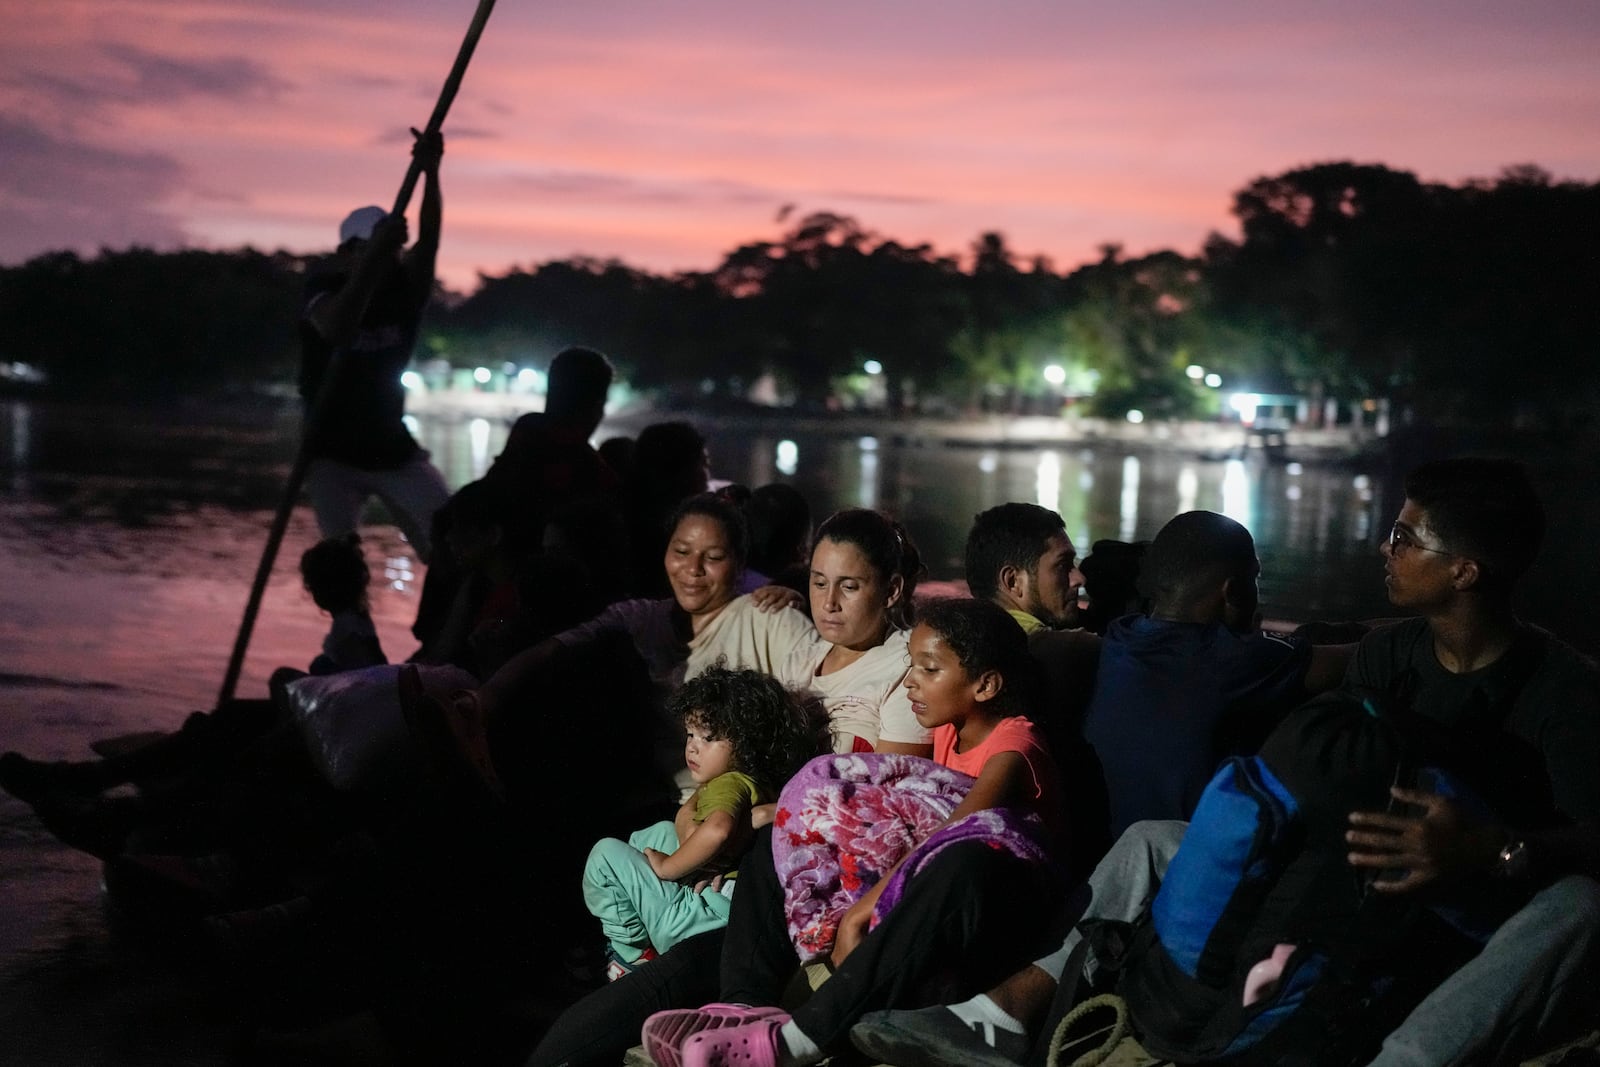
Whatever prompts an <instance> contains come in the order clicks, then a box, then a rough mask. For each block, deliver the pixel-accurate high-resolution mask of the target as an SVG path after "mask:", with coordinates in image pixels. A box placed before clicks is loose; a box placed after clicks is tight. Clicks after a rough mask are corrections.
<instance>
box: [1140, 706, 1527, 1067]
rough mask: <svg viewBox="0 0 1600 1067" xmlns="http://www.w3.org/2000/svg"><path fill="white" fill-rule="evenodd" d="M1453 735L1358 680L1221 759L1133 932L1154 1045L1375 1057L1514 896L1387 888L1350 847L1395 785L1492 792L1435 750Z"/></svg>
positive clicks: (1233, 1054) (1256, 1060)
mask: <svg viewBox="0 0 1600 1067" xmlns="http://www.w3.org/2000/svg"><path fill="white" fill-rule="evenodd" d="M1453 747H1454V746H1452V745H1451V744H1450V743H1449V739H1448V738H1445V737H1443V736H1440V734H1439V733H1438V731H1437V730H1436V729H1435V728H1433V727H1430V726H1429V725H1428V724H1426V723H1425V722H1423V721H1422V720H1420V719H1418V718H1416V717H1414V716H1412V717H1402V716H1399V715H1397V714H1395V713H1393V712H1392V711H1389V710H1387V709H1385V707H1384V706H1383V704H1382V703H1381V702H1380V700H1379V698H1377V697H1376V696H1373V695H1368V694H1361V693H1354V692H1349V691H1346V692H1340V693H1332V694H1326V695H1324V696H1323V697H1319V698H1318V699H1316V700H1314V701H1312V702H1311V703H1310V704H1307V705H1305V706H1303V707H1302V708H1300V709H1299V710H1297V711H1296V712H1294V713H1292V714H1291V715H1290V716H1289V717H1288V718H1287V719H1285V721H1284V722H1283V723H1282V724H1281V725H1280V726H1279V727H1278V729H1277V730H1275V731H1274V733H1273V734H1272V736H1271V737H1269V738H1268V740H1267V742H1266V744H1265V745H1264V746H1263V747H1262V750H1261V752H1260V754H1259V755H1256V756H1253V757H1241V758H1233V759H1230V760H1228V761H1227V762H1226V763H1225V764H1223V766H1222V767H1221V769H1219V770H1218V772H1217V774H1216V775H1215V777H1214V778H1213V779H1212V780H1211V782H1210V784H1209V785H1208V786H1207V787H1206V790H1205V792H1204V793H1203V794H1202V796H1201V799H1200V802H1199V804H1198V806H1197V808H1196V810H1195V812H1194V817H1193V819H1192V820H1191V822H1190V824H1189V828H1188V831H1187V832H1186V834H1185V836H1184V839H1183V844H1182V846H1181V847H1180V848H1179V850H1178V852H1177V854H1176V855H1175V856H1174V857H1173V859H1172V863H1171V865H1170V866H1169V867H1168V869H1167V872H1166V875H1165V877H1164V878H1163V879H1162V884H1161V888H1160V890H1159V891H1158V892H1157V894H1156V896H1155V899H1154V900H1153V901H1152V902H1151V905H1150V907H1149V909H1148V910H1147V911H1146V913H1145V915H1144V916H1143V917H1142V918H1141V919H1140V920H1139V922H1137V923H1136V924H1135V925H1134V928H1133V930H1132V931H1131V932H1130V933H1129V935H1128V936H1129V941H1128V946H1127V950H1126V954H1125V956H1124V958H1123V960H1122V963H1121V975H1120V979H1119V983H1118V992H1119V993H1120V994H1121V995H1122V997H1123V998H1124V999H1125V1000H1126V1001H1127V1004H1128V1008H1129V1012H1130V1014H1131V1016H1132V1019H1133V1023H1134V1026H1135V1029H1136V1030H1137V1032H1138V1034H1139V1038H1140V1041H1141V1043H1142V1044H1143V1045H1144V1047H1145V1048H1147V1049H1148V1050H1150V1051H1151V1052H1152V1053H1155V1054H1157V1055H1161V1056H1165V1057H1167V1058H1169V1059H1172V1060H1174V1061H1176V1062H1179V1063H1217V1064H1241V1065H1243V1064H1282V1065H1299V1064H1305V1065H1319V1067H1320V1065H1343V1064H1354V1063H1363V1062H1366V1061H1367V1060H1368V1059H1370V1058H1371V1055H1372V1054H1373V1053H1374V1052H1375V1051H1376V1050H1377V1047H1378V1046H1379V1045H1380V1044H1381V1042H1382V1039H1383V1037H1384V1036H1385V1035H1386V1034H1387V1033H1389V1032H1390V1031H1391V1030H1393V1029H1394V1028H1395V1027H1396V1026H1397V1025H1398V1024H1399V1023H1400V1022H1401V1021H1402V1020H1403V1019H1404V1017H1405V1016H1406V1015H1407V1014H1408V1013H1409V1012H1410V1010H1411V1009H1412V1008H1413V1007H1415V1006H1416V1004H1417V1003H1418V1002H1420V1001H1421V999H1422V998H1423V997H1424V996H1426V995H1427V993H1428V992H1429V991H1431V990H1432V989H1433V988H1434V987H1435V986H1436V985H1437V984H1438V983H1439V982H1441V981H1442V980H1443V979H1444V978H1445V977H1447V976H1448V975H1449V974H1451V973H1452V972H1454V971H1455V970H1456V969H1458V968H1459V967H1460V966H1461V965H1462V964H1463V963H1465V962H1466V961H1467V960H1468V959H1469V958H1470V957H1471V956H1472V955H1473V954H1474V953H1475V952H1476V951H1477V949H1478V948H1479V947H1481V945H1482V943H1483V941H1485V940H1487V938H1488V936H1489V934H1490V933H1492V932H1493V930H1494V928H1495V927H1496V926H1497V925H1498V923H1499V921H1501V920H1502V919H1503V918H1504V916H1506V915H1509V914H1510V912H1511V910H1514V906H1515V902H1514V901H1511V900H1509V899H1506V898H1505V897H1504V896H1503V895H1499V896H1497V893H1498V892H1499V891H1498V890H1496V889H1495V888H1494V887H1491V886H1488V885H1486V884H1479V885H1475V886H1473V887H1472V888H1473V890H1474V892H1473V893H1472V894H1471V895H1470V896H1469V897H1462V896H1461V894H1460V890H1459V888H1456V889H1454V890H1452V889H1451V888H1449V887H1444V888H1439V887H1432V886H1430V887H1427V888H1425V889H1423V890H1420V891H1417V892H1412V893H1406V894H1399V895H1391V894H1383V893H1380V892H1377V891H1375V890H1372V889H1371V888H1370V882H1371V880H1372V879H1371V876H1370V875H1365V874H1363V873H1362V872H1361V871H1360V870H1359V869H1357V868H1354V867H1351V866H1350V865H1349V863H1348V862H1347V860H1346V854H1347V852H1348V847H1347V845H1346V844H1345V842H1344V832H1345V830H1346V828H1347V825H1348V824H1347V816H1348V813H1349V812H1351V811H1354V810H1367V811H1372V810H1381V809H1385V808H1390V809H1391V810H1392V808H1393V806H1394V802H1393V801H1392V800H1391V798H1390V796H1389V788H1390V786H1391V785H1392V784H1405V785H1412V786H1418V787H1422V788H1426V789H1428V790H1430V791H1433V792H1439V793H1444V794H1446V795H1453V796H1455V797H1457V798H1458V799H1460V800H1461V801H1462V802H1463V803H1466V804H1468V805H1469V806H1471V805H1473V804H1475V803H1476V801H1475V800H1474V799H1473V797H1474V793H1473V791H1472V790H1471V789H1470V788H1468V787H1467V785H1466V784H1465V782H1463V781H1461V780H1459V779H1458V778H1457V777H1456V776H1454V775H1453V774H1451V773H1450V772H1448V771H1446V770H1444V769H1443V768H1442V767H1441V766H1440V764H1439V762H1438V761H1437V759H1436V754H1438V753H1444V752H1448V751H1449V750H1450V749H1451V748H1453ZM1484 882H1485V883H1486V882H1487V880H1484ZM1291 946H1292V950H1291V949H1290V947H1291ZM1285 953H1287V956H1286V958H1285ZM1275 954H1276V956H1277V959H1278V960H1280V961H1281V962H1282V969H1281V973H1280V974H1279V975H1278V977H1277V979H1276V982H1275V984H1274V985H1271V986H1269V987H1268V988H1267V990H1266V991H1265V992H1264V993H1263V994H1261V995H1260V997H1259V999H1257V1000H1255V1001H1253V1002H1252V1003H1251V1004H1250V1005H1248V1006H1246V1005H1245V1003H1244V1000H1245V986H1246V982H1247V981H1249V980H1250V972H1251V969H1252V968H1253V967H1255V966H1256V965H1257V964H1258V963H1261V962H1262V961H1266V960H1268V959H1269V958H1271V957H1274V955H1275Z"/></svg>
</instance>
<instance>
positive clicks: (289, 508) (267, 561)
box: [217, 0, 494, 706]
mask: <svg viewBox="0 0 1600 1067" xmlns="http://www.w3.org/2000/svg"><path fill="white" fill-rule="evenodd" d="M493 10H494V0H478V10H477V11H476V12H475V13H474V14H473V16H472V24H471V25H470V26H468V27H467V34H466V37H464V38H463V39H462V41H461V47H460V49H458V50H457V52H456V61H455V65H454V66H452V67H451V68H450V74H449V76H448V77H446V78H445V80H444V87H443V88H442V89H440V90H439V100H438V102H437V103H436V104H434V106H433V114H432V115H431V116H429V118H428V125H427V130H426V132H428V133H437V132H439V129H440V127H442V126H443V125H444V119H445V116H446V115H447V114H449V112H450V105H451V104H452V103H454V102H455V98H456V93H457V91H459V90H460V88H461V79H462V77H463V76H464V75H465V74H466V72H467V64H468V63H470V62H471V61H472V53H473V51H474V50H475V49H476V48H477V47H478V38H479V37H482V36H483V28H484V26H485V25H486V24H487V23H488V21H489V13H490V12H492V11H493ZM421 173H422V168H421V167H420V166H419V165H418V163H417V161H416V158H415V157H413V158H412V160H411V165H410V166H409V167H407V168H406V176H405V180H404V181H402V182H401V183H400V191H399V193H397V194H396V196H395V198H394V209H393V210H392V211H391V212H390V214H391V215H403V214H404V213H405V210H406V208H407V207H409V206H410V205H411V194H412V193H413V192H414V191H415V190H416V187H417V178H418V177H419V176H420V175H421ZM343 358H344V353H343V352H342V351H341V350H339V349H335V350H334V353H333V358H332V359H331V360H329V362H328V369H327V371H326V373H324V374H323V376H322V385H321V387H320V388H319V389H318V390H317V395H316V398H315V399H314V400H313V401H312V403H311V408H310V410H309V411H308V412H307V413H306V419H305V426H304V429H303V431H302V434H301V438H300V447H299V449H298V450H297V451H296V453H295V457H294V465H293V466H292V467H290V469H289V481H288V484H287V485H285V486H284V490H283V498H282V499H281V500H280V501H279V502H278V511H277V513H276V514H275V515H274V516H273V519H272V528H271V530H269V531H268V533H267V544H266V547H265V548H264V549H263V550H262V552H261V562H260V564H259V565H258V566H257V567H256V576H255V581H254V582H252V583H251V585H250V599H249V600H248V601H246V603H245V607H244V618H243V619H242V620H240V622H239V633H238V635H237V636H236V637H235V638H234V641H233V653H232V655H230V656H229V658H228V670H227V673H226V674H224V675H223V678H222V690H221V692H219V693H218V694H217V704H218V705H219V706H220V705H222V704H225V703H227V702H228V701H229V700H232V699H233V694H234V690H235V689H237V688H238V685H239V674H240V672H241V671H243V669H244V654H245V651H246V650H247V649H248V648H249V647H250V635H251V633H252V632H253V631H254V630H255V625H256V616H257V615H259V614H260V612H261V599H262V597H263V596H265V595H266V592H267V582H268V580H270V579H271V577H272V566H273V563H274V562H275V561H276V560H277V558H278V549H279V548H281V547H282V545H283V535H284V533H285V531H287V530H288V528H289V517H290V515H292V514H293V513H294V506H295V503H296V502H297V501H298V500H299V498H300V487H301V486H302V485H304V484H305V480H306V472H307V471H308V470H310V469H311V461H312V459H313V458H314V457H313V456H312V455H311V450H310V447H309V443H310V441H311V440H312V431H313V430H314V429H316V428H317V427H318V426H320V425H321V424H322V422H323V420H324V418H325V417H326V414H327V408H328V405H329V403H330V397H331V396H332V394H333V389H332V385H333V382H334V381H335V380H336V379H337V377H338V372H339V363H340V361H341V360H342V359H343Z"/></svg>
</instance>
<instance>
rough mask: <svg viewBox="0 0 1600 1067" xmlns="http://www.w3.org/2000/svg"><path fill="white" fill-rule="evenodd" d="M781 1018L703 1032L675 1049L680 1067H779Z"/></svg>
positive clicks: (756, 1020)
mask: <svg viewBox="0 0 1600 1067" xmlns="http://www.w3.org/2000/svg"><path fill="white" fill-rule="evenodd" d="M784 1021H785V1020H783V1019H755V1020H752V1021H751V1022H747V1023H740V1024H739V1025H738V1026H730V1027H728V1028H727V1029H726V1030H714V1031H713V1030H704V1031H701V1032H700V1033H698V1034H694V1035H692V1036H691V1037H689V1038H687V1039H686V1040H685V1041H684V1042H683V1045H682V1046H681V1047H680V1048H679V1049H678V1055H679V1057H681V1059H682V1061H683V1067H778V1045H779V1039H778V1031H780V1030H782V1029H783V1024H784Z"/></svg>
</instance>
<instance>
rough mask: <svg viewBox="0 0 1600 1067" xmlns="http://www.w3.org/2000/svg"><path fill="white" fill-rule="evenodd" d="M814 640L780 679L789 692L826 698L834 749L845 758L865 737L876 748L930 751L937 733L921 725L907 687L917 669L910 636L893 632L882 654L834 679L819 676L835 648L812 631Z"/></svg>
mask: <svg viewBox="0 0 1600 1067" xmlns="http://www.w3.org/2000/svg"><path fill="white" fill-rule="evenodd" d="M807 629H810V630H811V640H810V641H808V642H807V643H805V644H804V645H802V646H800V647H797V648H796V649H795V650H794V651H793V653H792V654H791V655H790V656H789V658H788V659H787V660H785V661H784V662H783V663H782V664H781V665H780V666H779V669H778V675H777V676H778V679H779V680H780V681H782V682H783V684H785V685H787V686H791V687H793V688H796V689H806V690H809V691H811V692H812V693H814V694H816V695H817V696H818V697H820V698H821V700H822V703H823V706H824V707H826V708H827V709H828V720H829V722H831V723H832V725H833V744H834V748H835V749H836V750H837V751H839V752H849V751H850V748H851V744H852V738H856V737H859V738H861V739H862V740H863V741H866V742H867V743H868V744H870V745H872V746H873V747H877V744H878V742H879V741H893V742H896V743H899V744H906V745H926V744H930V743H931V742H932V740H933V731H931V730H928V729H925V728H924V727H923V726H922V724H921V723H919V722H917V717H916V716H915V715H914V714H912V711H911V698H910V697H909V696H907V694H906V688H905V686H904V685H902V684H901V683H902V682H903V681H904V680H905V676H906V669H907V668H909V667H910V666H911V653H910V652H909V651H908V650H907V647H906V642H907V639H908V638H909V637H910V634H909V633H908V632H907V631H905V630H893V631H891V632H890V633H889V636H888V639H887V640H885V641H884V642H883V644H881V645H879V646H878V647H877V648H873V649H869V650H868V651H867V652H866V653H865V654H864V655H863V656H862V657H861V658H860V659H858V660H856V661H855V662H854V663H852V664H850V666H848V667H846V668H844V669H843V670H839V671H834V672H833V673H832V674H818V673H817V671H818V670H819V669H821V667H822V659H823V657H824V656H826V655H827V654H828V650H829V649H831V648H832V647H833V646H832V645H831V644H830V643H829V642H827V641H826V640H824V639H823V638H822V636H821V635H819V634H818V633H817V632H816V630H815V629H812V628H811V627H810V626H809V625H808V626H807Z"/></svg>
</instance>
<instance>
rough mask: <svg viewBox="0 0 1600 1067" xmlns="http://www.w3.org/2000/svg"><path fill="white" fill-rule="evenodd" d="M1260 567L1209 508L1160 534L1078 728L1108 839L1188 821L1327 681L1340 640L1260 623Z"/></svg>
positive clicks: (1249, 544) (1342, 652)
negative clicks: (1093, 768)
mask: <svg viewBox="0 0 1600 1067" xmlns="http://www.w3.org/2000/svg"><path fill="white" fill-rule="evenodd" d="M1260 570H1261V565H1260V563H1259V562H1258V561H1257V559H1256V549H1255V541H1254V539H1252V538H1251V536H1250V532H1249V531H1248V530H1246V529H1245V528H1244V527H1243V526H1241V525H1239V524H1238V523H1237V522H1234V521H1233V520H1232V519H1229V518H1227V517H1225V516H1222V515H1217V514H1214V513H1212V512H1209V511H1190V512H1186V513H1185V514H1182V515H1179V516H1177V517H1176V518H1174V519H1173V520H1172V521H1171V522H1169V523H1167V525H1166V526H1164V527H1162V529H1161V532H1160V533H1158V534H1157V535H1156V538H1155V540H1154V541H1153V542H1152V543H1151V545H1150V548H1149V550H1148V552H1147V554H1146V556H1145V561H1144V569H1143V572H1142V575H1141V584H1142V586H1143V587H1144V590H1145V594H1146V595H1147V596H1149V597H1150V601H1151V608H1150V613H1149V614H1148V615H1128V616H1125V617H1123V618H1121V619H1118V620H1116V621H1115V622H1113V623H1112V624H1111V625H1110V626H1109V627H1107V629H1106V632H1105V635H1104V637H1103V639H1102V641H1101V645H1100V666H1099V670H1098V671H1097V672H1096V675H1095V687H1094V695H1093V696H1092V697H1091V698H1090V701H1089V710H1088V714H1087V716H1086V717H1085V720H1084V735H1085V736H1086V737H1087V738H1088V740H1089V743H1090V744H1091V745H1093V746H1094V750H1095V753H1096V754H1097V755H1098V756H1099V757H1100V763H1101V766H1102V767H1103V768H1104V769H1105V778H1106V788H1107V791H1108V793H1109V795H1110V798H1111V839H1112V840H1115V839H1116V838H1117V837H1118V836H1120V835H1121V833H1122V831H1123V830H1125V829H1127V827H1128V826H1129V825H1131V824H1132V823H1135V822H1138V821H1140V820H1142V819H1187V818H1188V817H1189V816H1190V814H1191V813H1192V812H1193V811H1194V805H1195V803H1196V802H1197V801H1198V800H1199V799H1200V793H1201V792H1202V791H1203V790H1204V789H1205V786H1206V783H1207V782H1208V781H1210V780H1211V776H1212V774H1213V773H1215V771H1216V769H1217V764H1218V763H1219V762H1220V761H1221V760H1222V759H1223V758H1224V757H1226V756H1229V755H1233V754H1247V753H1252V752H1254V751H1256V749H1258V748H1259V747H1260V745H1261V742H1262V740H1264V739H1265V738H1266V736H1267V734H1268V733H1270V732H1271V730H1272V728H1273V727H1274V726H1276V725H1277V724H1278V721H1279V720H1280V719H1282V718H1283V716H1284V715H1285V714H1286V713H1288V712H1289V711H1290V710H1291V709H1293V708H1294V707H1295V706H1296V705H1297V704H1299V703H1301V702H1302V701H1303V700H1305V698H1306V696H1307V695H1309V694H1311V693H1315V692H1320V691H1321V690H1323V689H1327V688H1329V687H1331V686H1332V685H1334V684H1335V683H1336V682H1337V681H1338V679H1339V676H1340V673H1341V672H1342V671H1343V669H1344V665H1345V663H1346V661H1347V660H1348V657H1349V652H1350V649H1349V648H1348V646H1312V645H1308V644H1304V643H1302V642H1300V641H1299V640H1296V639H1293V638H1288V637H1280V636H1277V635H1274V634H1268V633H1264V632H1262V631H1261V630H1260V628H1259V627H1258V626H1257V625H1256V607H1257V593H1256V581H1257V578H1258V576H1259V574H1260Z"/></svg>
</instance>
